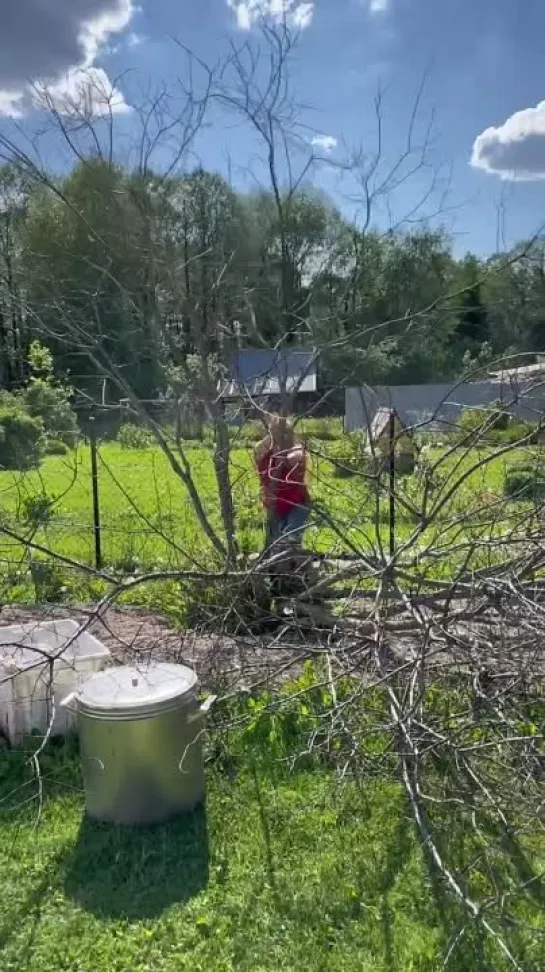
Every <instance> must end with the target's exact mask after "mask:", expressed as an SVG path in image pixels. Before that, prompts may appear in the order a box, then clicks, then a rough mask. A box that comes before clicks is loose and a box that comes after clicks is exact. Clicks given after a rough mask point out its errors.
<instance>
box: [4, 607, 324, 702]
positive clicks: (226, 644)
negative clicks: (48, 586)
mask: <svg viewBox="0 0 545 972" xmlns="http://www.w3.org/2000/svg"><path fill="white" fill-rule="evenodd" d="M54 618H71V619H74V620H75V621H77V622H78V623H80V624H85V625H86V627H87V630H88V631H90V633H91V634H93V635H95V637H96V638H98V639H99V641H101V642H102V644H104V645H106V646H107V647H108V648H109V649H110V651H111V653H112V658H113V659H114V661H115V662H117V663H118V664H122V665H126V664H133V663H135V664H142V663H145V662H149V661H150V660H151V659H153V660H154V661H168V662H174V663H177V664H184V665H189V666H190V667H191V668H193V669H195V671H196V672H197V674H198V676H199V680H200V682H201V684H202V685H203V687H205V688H207V689H208V690H210V691H214V692H216V693H221V694H229V693H231V692H236V691H242V690H250V689H252V690H253V689H258V690H264V689H267V688H272V687H273V685H275V684H276V685H277V684H278V682H279V681H286V680H288V679H290V678H294V677H296V676H297V675H298V674H300V672H301V671H302V666H303V663H304V661H305V659H306V658H307V657H309V650H308V648H306V647H305V646H303V645H299V646H298V645H289V644H284V645H282V644H278V643H275V644H274V645H271V644H270V642H267V641H265V640H264V639H254V638H248V639H245V638H234V637H232V636H229V635H227V634H206V633H202V632H195V631H184V632H181V631H177V630H176V629H175V628H174V627H173V626H172V624H171V622H170V621H169V620H168V619H167V618H165V617H163V616H162V615H160V614H154V613H152V612H150V611H146V610H144V609H141V608H119V607H115V608H113V607H112V608H108V610H106V611H105V612H103V613H102V614H101V616H100V617H97V616H96V608H93V607H89V606H72V607H66V606H49V605H47V606H45V607H38V606H37V607H17V606H5V607H3V608H2V610H1V613H0V624H1V625H8V624H27V623H32V622H36V623H38V622H40V621H46V620H52V619H54Z"/></svg>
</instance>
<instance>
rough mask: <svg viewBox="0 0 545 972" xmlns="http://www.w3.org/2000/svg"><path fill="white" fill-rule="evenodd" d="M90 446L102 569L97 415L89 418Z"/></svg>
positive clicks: (99, 566)
mask: <svg viewBox="0 0 545 972" xmlns="http://www.w3.org/2000/svg"><path fill="white" fill-rule="evenodd" d="M89 446H90V450H91V488H92V492H93V533H94V539H95V567H96V569H97V570H101V569H102V542H101V534H100V497H99V492H98V461H97V456H98V453H97V437H96V428H95V417H94V415H92V416H91V417H90V420H89Z"/></svg>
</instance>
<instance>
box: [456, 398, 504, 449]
mask: <svg viewBox="0 0 545 972" xmlns="http://www.w3.org/2000/svg"><path fill="white" fill-rule="evenodd" d="M509 422H510V415H509V412H508V410H507V409H506V408H505V405H504V404H503V402H500V401H498V402H492V403H491V404H490V405H488V406H486V407H485V408H468V409H464V410H463V411H462V414H461V415H460V418H459V420H458V430H459V432H460V435H461V437H462V438H464V437H468V436H471V435H482V436H483V437H484V438H486V439H488V440H489V441H493V439H494V435H493V433H496V432H505V431H506V430H507V428H508V425H509Z"/></svg>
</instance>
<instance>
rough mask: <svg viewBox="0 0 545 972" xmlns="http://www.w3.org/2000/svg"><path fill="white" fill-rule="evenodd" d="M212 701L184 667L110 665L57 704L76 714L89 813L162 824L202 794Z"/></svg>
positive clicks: (116, 820)
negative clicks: (201, 695) (205, 735)
mask: <svg viewBox="0 0 545 972" xmlns="http://www.w3.org/2000/svg"><path fill="white" fill-rule="evenodd" d="M212 701H213V697H212V696H211V697H210V698H208V699H207V700H206V702H205V703H204V704H203V705H200V704H199V701H198V698H197V676H196V674H195V672H193V671H192V670H191V669H190V668H186V667H185V666H183V665H166V664H150V665H146V666H138V667H128V666H127V667H123V668H112V669H109V670H107V671H105V672H101V673H100V674H98V675H94V676H93V677H92V678H90V679H88V681H86V682H85V683H84V684H83V685H82V686H81V687H80V688H79V689H78V691H77V692H74V693H72V694H71V695H69V696H68V697H67V698H66V699H65V700H64V701H63V703H62V704H63V705H64V706H66V707H68V708H70V709H74V710H75V711H76V712H77V717H78V726H79V736H80V752H81V759H82V770H83V780H84V786H85V801H86V806H87V813H88V814H89V816H90V817H93V818H94V819H96V820H102V821H108V822H111V823H119V824H152V823H161V822H164V821H167V820H171V819H172V818H174V817H176V816H178V815H180V814H182V813H184V812H186V811H188V810H191V809H193V808H194V807H196V806H197V805H198V804H199V803H202V801H203V800H204V796H205V783H204V761H203V751H202V736H203V730H204V726H205V718H206V713H207V712H208V709H209V708H210V705H211V703H212Z"/></svg>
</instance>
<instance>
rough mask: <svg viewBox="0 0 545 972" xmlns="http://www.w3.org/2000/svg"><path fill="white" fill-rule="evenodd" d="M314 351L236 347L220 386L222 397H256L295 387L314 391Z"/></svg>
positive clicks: (287, 390) (275, 393) (310, 391)
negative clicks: (227, 374)
mask: <svg viewBox="0 0 545 972" xmlns="http://www.w3.org/2000/svg"><path fill="white" fill-rule="evenodd" d="M316 383H317V368H316V352H315V350H314V349H312V348H294V349H291V348H279V349H271V350H269V349H266V350H265V349H264V350H261V349H254V348H246V349H244V350H241V351H238V352H237V353H236V355H235V356H234V358H233V362H232V366H231V369H230V374H229V376H228V378H227V381H226V382H225V383H224V385H223V386H222V388H221V395H222V397H223V398H240V397H243V396H245V395H248V396H249V397H251V398H259V397H260V396H267V395H281V394H282V393H283V392H284V393H285V392H287V393H293V392H295V391H297V392H299V393H303V394H309V393H312V392H315V391H316Z"/></svg>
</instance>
